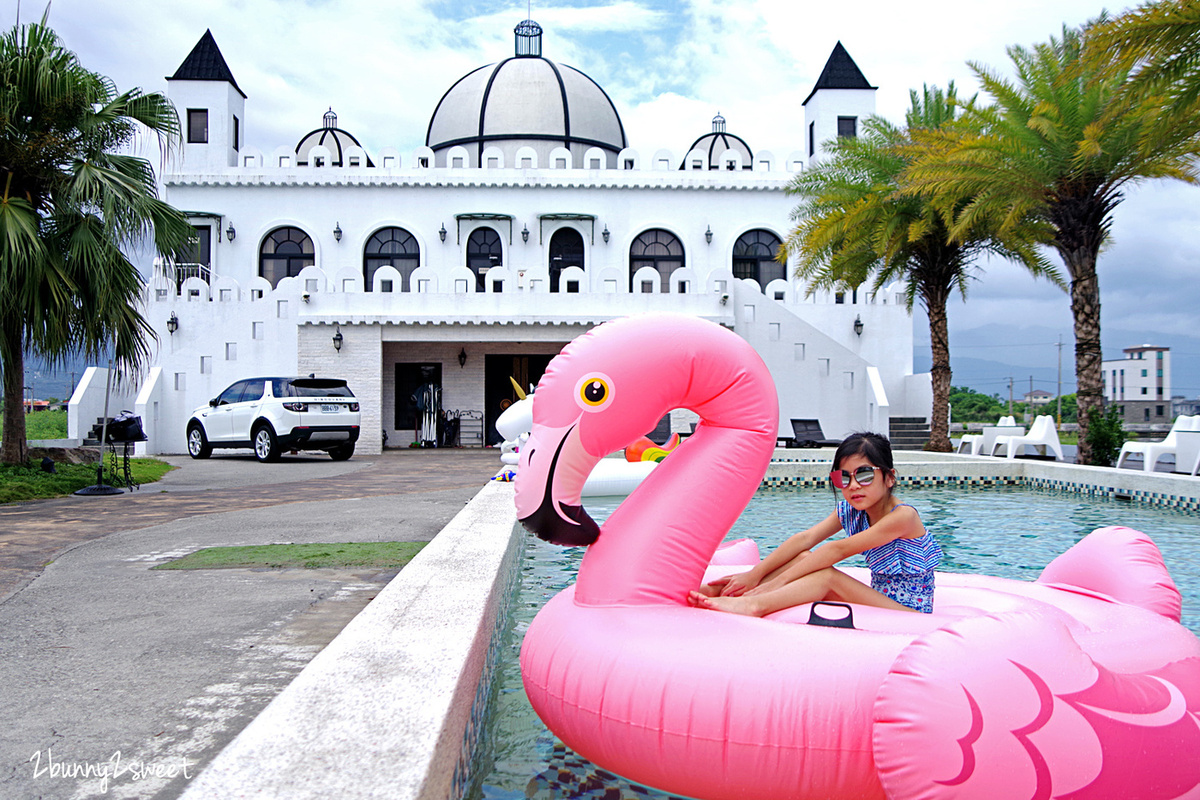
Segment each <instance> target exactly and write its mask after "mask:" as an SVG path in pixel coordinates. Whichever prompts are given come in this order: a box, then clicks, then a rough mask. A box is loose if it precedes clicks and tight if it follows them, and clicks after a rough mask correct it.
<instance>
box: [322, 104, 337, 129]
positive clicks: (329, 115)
mask: <svg viewBox="0 0 1200 800" xmlns="http://www.w3.org/2000/svg"><path fill="white" fill-rule="evenodd" d="M321 127H322V128H336V127H337V114H335V113H333V106H330V107H329V110H328V111H326V112H325V117H324V119H323V120H322V121H321Z"/></svg>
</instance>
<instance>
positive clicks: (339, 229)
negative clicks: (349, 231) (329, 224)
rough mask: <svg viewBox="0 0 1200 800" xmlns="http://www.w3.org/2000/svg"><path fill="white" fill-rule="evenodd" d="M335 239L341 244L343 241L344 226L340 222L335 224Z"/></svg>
mask: <svg viewBox="0 0 1200 800" xmlns="http://www.w3.org/2000/svg"><path fill="white" fill-rule="evenodd" d="M333 238H334V239H335V240H337V241H339V242H340V241H341V240H342V225H341V223H340V222H335V223H333Z"/></svg>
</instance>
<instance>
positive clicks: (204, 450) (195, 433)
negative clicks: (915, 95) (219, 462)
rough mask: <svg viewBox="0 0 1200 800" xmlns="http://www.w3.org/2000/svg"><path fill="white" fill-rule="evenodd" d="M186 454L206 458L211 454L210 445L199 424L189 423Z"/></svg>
mask: <svg viewBox="0 0 1200 800" xmlns="http://www.w3.org/2000/svg"><path fill="white" fill-rule="evenodd" d="M187 448H188V455H189V456H191V457H192V458H208V457H209V456H211V455H212V445H211V444H209V443H208V438H207V437H205V435H204V428H202V427H200V425H198V424H197V425H189V426H188V432H187Z"/></svg>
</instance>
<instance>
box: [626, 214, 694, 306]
mask: <svg viewBox="0 0 1200 800" xmlns="http://www.w3.org/2000/svg"><path fill="white" fill-rule="evenodd" d="M683 265H684V254H683V242H681V241H679V238H678V237H677V236H676V235H675V234H673V233H671V232H670V231H665V230H662V229H661V228H652V229H650V230H648V231H643V232H642V233H640V234H638V237H637V238H636V239H634V240H633V244H631V245H630V246H629V291H631V292H636V291H640V290H641V287H635V286H634V285H633V276H634V275H635V274H637V271H638V270H639V269H641V268H642V267H653V268H654V269H656V270H657V271H658V274H659V277H660V279H661V289H660V291H662V292H663V293H666V292H668V291H669V290H670V286H671V273H672V272H674V271H675V270H677V269H679V268H680V267H682V266H683Z"/></svg>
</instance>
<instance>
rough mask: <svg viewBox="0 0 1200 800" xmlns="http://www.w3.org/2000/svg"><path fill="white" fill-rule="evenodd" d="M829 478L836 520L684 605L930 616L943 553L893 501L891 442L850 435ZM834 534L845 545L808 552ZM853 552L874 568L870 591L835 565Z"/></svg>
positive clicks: (909, 510) (760, 612) (756, 612)
mask: <svg viewBox="0 0 1200 800" xmlns="http://www.w3.org/2000/svg"><path fill="white" fill-rule="evenodd" d="M829 479H830V481H831V482H832V483H833V485H834V486H835V487H836V488H837V489H841V491H842V500H840V501H839V502H838V504H837V510H836V511H834V513H832V514H830V515H829V516H828V517H826V518H825V519H824V520H822V521H821V522H819V523H817V524H816V525H814V526H813V527H811V528H809V529H808V530H806V531H803V532H801V533H797V534H794V535H793V536H791V538H789V539H788V540H787V541H786V542H784V543H783V544H782V545H780V546H779V548H778V549H776V550H775V552H773V553H771V554H770V555H769V556H767V557H766V558H764V559H763V560H762V561H761V562H759V564H758V565H757V566H755V567H754V568H753V569H751V570H749V571H748V572H742V573H738V574H736V575H729V576H726V577H724V578H718V579H717V580H714V581H711V582H709V583H707V584H705V585H703V586H701V587H700V589H699V591H693V592H690V593H689V597H688V602H689V603H690V604H691V605H694V606H699V607H701V608H709V609H713V610H715V611H729V612H733V613H736V614H747V615H750V616H756V617H761V616H764V615H766V614H770V613H772V612H775V611H779V610H781V609H784V608H790V607H792V606H798V605H801V604H804V603H813V602H817V601H819V600H834V601H840V602H843V603H858V604H860V605H870V606H879V607H882V608H891V609H896V610H900V611H921V612H924V613H926V614H929V613H932V612H933V571H934V569H936V568H937V566H938V564H940V563H941V560H942V550H941V548H940V547H939V546H938V543H937V541H936V540H935V539H934V538H933V536H932V535H931V534H930V533H929V532H928V531H926V530H925V527H924V526H923V525H922V524H921V517H920V515H919V514H918V513H917V510H916V509H915V508H913V507H912V506H910V505H908V504H907V503H902V502H900V500H899V499H897V498H896V496H895V495H893V494H892V489H893V488H894V487H895V485H896V471H895V469H894V468H893V461H892V448H891V444H890V443H889V442H888V440H887V439H886V438H884V437H883V436H880V435H879V434H877V433H856V434H853V435H851V436H850V437H849V438H847V439H846V440H845V441H843V442H842V443H841V445H840V446H839V447H838V449H837V452H836V453H834V456H833V471H832V472H831V473H830V475H829ZM839 530H845V531H846V534H847V536H846V538H844V539H836V540H834V541H831V542H828V543H826V544H825V545H824V546H822V547H820V548H818V549H816V550H814V549H813V548H814V547H816V545H818V544H820V543H821V542H824V541H825V540H826V539H829V538H830V537H831V536H833V535H834V534H835V533H837V532H838V531H839ZM856 553H862V554H863V555H864V556H865V557H866V560H867V564H868V566H870V568H871V585H870V586H866V585H865V584H863V583H860V582H859V581H857V580H855V579H854V578H852V577H850V576H849V575H847V574H846V573H844V572H842V571H841V570H838V569H836V568H835V567H834V566H833V565H834V564H837V563H838V562H840V561H842V560H843V559H845V558H848V557H849V556H852V555H855V554H856Z"/></svg>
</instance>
